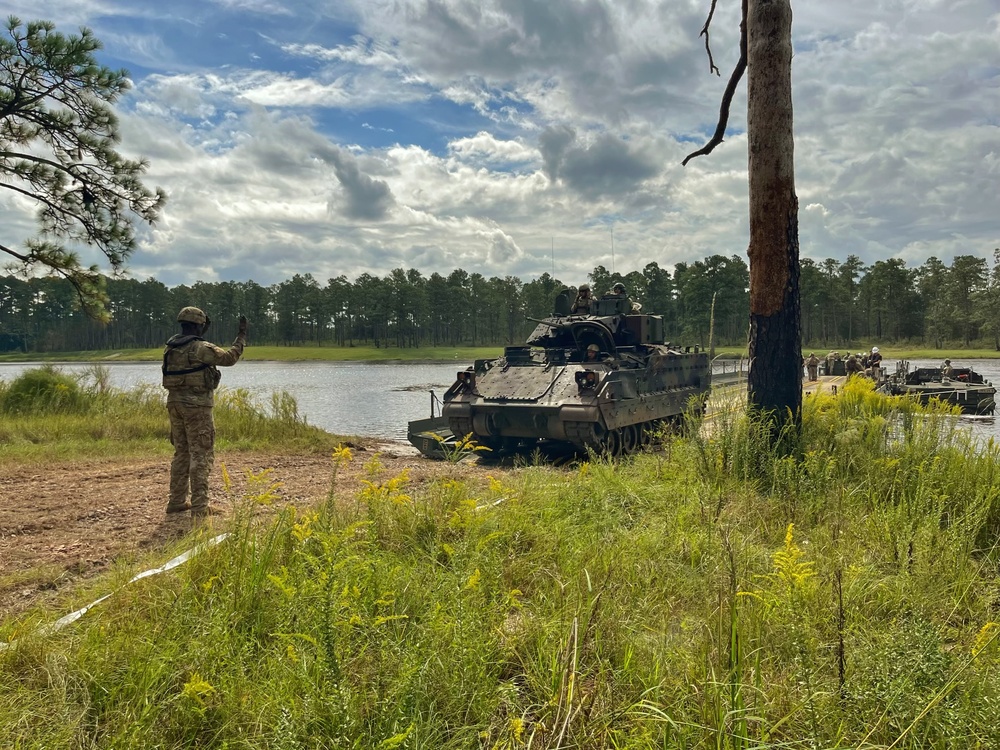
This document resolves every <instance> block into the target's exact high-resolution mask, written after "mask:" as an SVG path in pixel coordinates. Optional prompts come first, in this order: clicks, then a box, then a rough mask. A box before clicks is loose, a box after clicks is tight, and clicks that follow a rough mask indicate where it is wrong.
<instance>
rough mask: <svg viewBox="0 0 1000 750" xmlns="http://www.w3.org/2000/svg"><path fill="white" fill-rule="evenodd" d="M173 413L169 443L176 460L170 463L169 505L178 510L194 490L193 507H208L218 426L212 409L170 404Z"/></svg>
mask: <svg viewBox="0 0 1000 750" xmlns="http://www.w3.org/2000/svg"><path fill="white" fill-rule="evenodd" d="M167 412H168V413H169V414H170V442H171V443H173V444H174V460H173V461H172V462H171V463H170V505H172V506H174V507H178V506H181V505H184V503H185V501H186V500H187V495H188V488H189V487H190V490H191V508H192V509H194V508H205V507H207V506H208V475H209V474H210V473H211V471H212V463H213V461H214V460H215V453H214V449H215V423H214V422H213V421H212V407H211V406H184V405H182V404H167Z"/></svg>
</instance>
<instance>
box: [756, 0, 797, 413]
mask: <svg viewBox="0 0 1000 750" xmlns="http://www.w3.org/2000/svg"><path fill="white" fill-rule="evenodd" d="M791 32H792V9H791V4H790V0H749V2H748V5H747V135H748V139H749V170H750V247H749V250H748V254H749V256H750V361H751V363H752V364H751V367H750V375H749V377H748V386H747V387H748V392H749V403H750V405H751V407H752V408H754V409H756V410H758V411H760V412H763V413H767V414H770V415H772V416H773V418H774V420H775V421H776V423H777V424H778V425H783V424H784V423H786V422H787V421H788V420H789V419H791V420H793V421H794V423H795V424H796V425H798V424H799V422H800V419H801V409H802V341H801V326H802V323H801V318H800V308H799V223H798V205H799V204H798V198H797V197H796V196H795V170H794V159H793V138H792V74H791V70H792V33H791Z"/></svg>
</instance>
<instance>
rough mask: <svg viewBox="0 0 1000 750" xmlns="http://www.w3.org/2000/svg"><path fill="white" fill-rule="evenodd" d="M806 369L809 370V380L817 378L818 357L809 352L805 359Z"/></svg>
mask: <svg viewBox="0 0 1000 750" xmlns="http://www.w3.org/2000/svg"><path fill="white" fill-rule="evenodd" d="M806 370H808V371H809V380H819V357H817V356H816V355H815V354H810V355H809V359H807V360H806Z"/></svg>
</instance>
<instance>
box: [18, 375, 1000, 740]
mask: <svg viewBox="0 0 1000 750" xmlns="http://www.w3.org/2000/svg"><path fill="white" fill-rule="evenodd" d="M950 419H951V417H950V416H949V415H948V414H945V413H942V412H938V413H933V412H931V413H928V412H924V411H921V410H919V409H918V408H916V407H913V406H910V405H908V404H905V403H903V402H898V401H892V400H887V399H885V398H883V397H881V396H878V395H876V394H874V393H871V392H870V390H866V389H865V388H864V387H863V386H862V385H861V384H857V385H854V384H852V385H850V386H848V388H847V389H846V391H845V392H844V393H842V395H841V397H839V398H837V399H832V398H828V397H811V398H810V400H808V401H807V404H806V407H805V411H804V427H803V431H802V434H801V437H798V438H795V439H796V440H797V441H798V442H797V443H796V445H795V450H793V451H792V452H791V454H789V452H788V451H787V450H786V449H783V450H781V451H778V450H773V449H772V448H771V447H770V444H769V442H768V441H767V440H766V439H765V431H764V430H763V429H762V428H760V427H759V426H756V425H755V424H753V423H752V422H749V421H747V420H746V419H745V418H744V417H742V416H740V415H739V414H736V413H734V414H732V415H730V416H728V417H726V418H725V419H721V420H719V421H718V422H717V423H716V424H715V426H714V427H713V429H712V430H706V431H702V432H700V433H697V434H696V435H695V436H694V437H688V438H677V439H676V440H674V442H672V443H671V444H670V445H669V446H668V450H667V451H665V452H664V453H657V454H650V455H641V456H638V457H636V458H635V459H634V460H629V461H624V462H621V463H608V462H605V461H602V460H594V461H591V462H587V463H584V464H582V465H580V466H578V467H576V468H573V469H569V470H554V469H549V468H544V467H537V466H525V467H519V468H517V469H515V470H506V471H505V470H503V469H500V468H497V469H495V470H491V471H493V472H494V473H493V475H492V476H481V477H475V476H474V477H472V478H469V477H468V474H467V473H462V472H460V470H459V468H456V469H455V470H454V474H453V475H451V476H446V477H445V478H441V479H436V480H434V481H431V482H428V483H426V484H423V485H418V484H416V483H414V481H413V480H412V479H411V478H410V476H409V473H408V472H403V473H401V474H396V475H390V474H388V473H387V472H386V470H385V469H384V468H383V467H382V466H381V464H380V462H379V461H378V459H377V457H376V458H374V459H370V460H369V461H368V463H367V464H366V465H365V467H364V472H365V476H366V478H367V481H366V483H365V485H364V487H363V489H362V490H360V491H359V492H356V493H354V492H352V493H348V492H346V491H344V490H342V489H340V488H338V486H337V485H336V470H337V468H338V467H339V466H341V465H342V464H343V462H345V461H348V460H350V459H351V456H350V452H349V451H348V450H347V449H341V450H339V451H338V452H337V453H335V456H334V461H333V465H332V466H331V471H332V473H333V476H334V482H333V485H332V487H331V492H330V497H329V498H328V499H327V500H326V501H324V502H322V503H320V504H318V505H317V506H316V507H315V508H312V509H310V510H307V511H295V510H294V509H292V508H287V509H285V510H283V511H281V512H280V513H279V515H278V516H277V517H276V518H274V519H271V520H269V521H268V522H267V525H265V526H255V525H254V522H253V521H252V520H251V516H252V514H251V513H250V512H249V511H250V509H251V508H252V505H253V503H255V502H257V499H256V498H259V497H266V495H267V492H266V488H265V489H260V490H257V491H252V492H251V493H250V494H249V495H248V496H247V497H245V498H244V499H243V500H242V506H241V508H242V510H241V511H240V512H239V513H238V516H237V520H236V521H235V523H234V525H233V527H232V529H231V530H232V535H231V536H230V537H229V538H228V539H227V540H226V542H225V543H223V544H221V545H219V546H217V547H214V548H212V549H210V550H208V551H206V552H204V553H202V554H201V555H199V556H197V557H196V558H194V560H193V561H192V562H191V563H190V564H188V565H187V566H186V567H183V568H179V569H177V570H176V571H174V572H173V573H171V574H169V575H168V576H161V577H159V578H156V579H145V580H143V581H141V582H139V583H138V584H135V585H133V586H131V587H128V588H127V589H125V590H124V591H122V592H120V593H119V594H117V595H116V596H115V597H113V598H112V599H110V600H108V602H106V603H105V605H102V607H103V609H100V610H95V611H94V612H93V613H92V614H91V615H88V616H87V617H86V618H84V619H83V620H82V621H81V622H79V623H77V624H76V625H74V626H72V628H70V629H67V630H65V631H63V632H61V633H60V634H58V635H55V636H51V637H48V638H41V637H37V636H33V635H32V634H31V631H32V627H33V626H34V625H36V624H37V623H38V622H40V621H42V620H44V618H45V616H46V614H45V613H34V614H32V615H30V616H28V617H27V618H26V619H25V620H24V621H21V622H15V623H7V624H5V625H3V626H2V627H0V636H2V637H6V638H8V639H9V638H11V637H17V638H18V641H17V644H16V645H15V647H14V648H12V649H10V650H8V651H6V652H4V653H2V654H0V674H2V678H0V745H2V746H13V747H24V748H42V747H69V748H92V747H115V748H132V747H135V748H139V747H178V748H179V747H230V748H249V747H255V748H256V747H268V748H327V747H331V748H332V747H337V748H341V747H344V748H348V747H350V748H427V749H430V748H556V747H567V748H568V747H579V748H833V747H842V748H845V747H850V748H889V747H893V748H939V747H940V748H944V747H963V748H964V747H970V748H971V747H981V748H992V747H1000V729H998V726H997V722H996V717H997V716H998V715H1000V642H998V634H1000V625H998V623H997V620H998V619H1000V618H998V615H997V594H998V589H997V583H996V581H997V580H998V574H1000V567H998V566H1000V555H998V550H997V547H996V539H997V532H998V528H1000V527H998V523H1000V478H998V476H997V472H996V465H997V461H998V459H1000V456H998V455H997V448H996V446H994V445H993V444H992V443H990V444H986V445H974V444H972V443H971V442H970V441H971V438H969V437H968V435H967V434H966V433H964V432H961V431H956V430H953V429H952V428H951V427H950V421H949V420H950ZM263 481H266V477H264V478H263Z"/></svg>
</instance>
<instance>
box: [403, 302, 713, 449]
mask: <svg viewBox="0 0 1000 750" xmlns="http://www.w3.org/2000/svg"><path fill="white" fill-rule="evenodd" d="M575 293H576V290H574V289H566V290H564V291H563V292H562V293H560V295H559V296H558V298H557V299H556V304H555V310H554V312H553V314H552V316H550V317H548V318H544V319H540V320H535V322H536V323H538V325H537V327H536V328H535V329H534V331H533V332H532V333H531V335H530V336H529V337H528V339H527V341H526V343H525V344H524V345H522V346H508V347H506V349H505V350H504V354H503V356H502V357H498V358H496V359H482V360H477V361H476V362H475V364H474V365H473V366H472V367H469V368H468V369H467V370H464V371H462V372H460V373H458V377H457V379H456V380H455V383H454V384H453V385H452V386H451V387H450V388H449V389H448V391H447V392H446V393H445V394H444V397H443V399H442V402H443V403H442V408H441V418H440V420H439V424H444V423H446V424H447V427H448V429H449V430H450V432H451V433H452V434H454V435H457V436H465V435H469V434H471V435H472V437H473V439H475V440H476V442H477V443H479V444H481V445H485V446H488V447H489V448H491V449H492V450H493V451H500V450H504V449H515V448H518V447H521V448H524V447H528V448H530V447H531V446H533V445H535V444H537V443H538V442H539V441H547V442H553V443H562V444H567V445H571V446H573V447H575V448H577V449H587V448H591V449H594V450H597V451H599V452H603V453H607V454H610V455H619V454H622V453H628V452H630V451H633V450H635V449H636V448H637V447H639V446H641V445H643V444H644V443H646V442H648V440H649V438H650V436H651V435H652V434H653V432H654V431H655V430H656V429H658V428H659V427H660V426H661V425H663V423H665V422H672V421H677V420H679V419H680V418H681V417H682V415H683V414H684V412H685V411H686V410H689V409H690V410H694V411H701V410H703V409H704V405H705V400H706V399H707V398H708V393H709V389H710V387H711V379H712V374H711V367H710V363H709V360H708V355H707V352H704V351H700V350H699V348H698V347H694V348H693V350H692V348H691V347H678V346H674V345H672V344H670V343H667V342H665V341H664V335H663V318H662V317H661V316H659V315H647V314H642V313H640V312H638V311H637V310H635V309H633V308H634V307H637V306H634V305H633V304H632V302H631V301H630V300H629V299H628V298H627V297H626V296H625V295H613V294H609V295H605V296H603V297H601V298H600V299H597V300H594V302H593V303H592V305H591V311H590V314H586V315H574V314H570V312H569V311H570V309H571V305H570V301H571V300H572V299H573V298H574V296H575ZM533 320H534V319H533ZM588 350H589V352H588ZM422 421H425V420H422ZM426 437H427V436H424V438H426ZM419 440H421V438H420V436H419V435H415V434H413V429H412V428H411V442H413V444H414V445H416V446H417V447H418V448H421V445H426V446H427V447H428V448H431V449H433V448H434V445H433V444H434V443H435V442H438V443H439V442H440V441H434V440H426V441H425V442H424V443H420V442H418V441H419ZM421 450H422V451H423V452H425V453H427V454H428V455H432V452H431V451H427V450H423V448H421Z"/></svg>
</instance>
